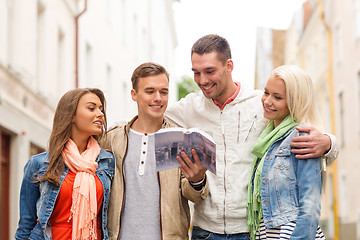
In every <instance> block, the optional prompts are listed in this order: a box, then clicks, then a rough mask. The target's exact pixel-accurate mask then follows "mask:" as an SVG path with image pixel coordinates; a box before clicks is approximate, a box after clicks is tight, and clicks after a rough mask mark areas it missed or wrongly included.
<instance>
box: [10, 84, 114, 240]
mask: <svg viewBox="0 0 360 240" xmlns="http://www.w3.org/2000/svg"><path fill="white" fill-rule="evenodd" d="M105 130H106V114H105V97H104V94H103V92H102V91H101V90H100V89H95V88H90V89H89V88H85V89H75V90H71V91H69V92H67V93H66V94H65V95H64V96H63V97H62V98H61V99H60V101H59V103H58V106H57V108H56V111H55V116H54V122H53V129H52V132H51V136H50V140H49V151H48V152H44V153H41V154H38V155H35V156H32V157H31V158H30V159H29V161H28V162H27V163H26V165H25V168H24V178H23V181H22V185H21V190H20V220H19V227H18V229H17V231H16V234H15V238H16V239H53V240H60V239H64V240H65V239H108V232H107V226H106V225H107V206H108V202H109V194H110V192H109V191H110V187H111V180H112V177H113V175H114V157H113V155H112V154H111V153H109V152H106V151H103V150H101V149H100V147H99V144H98V139H99V138H101V137H102V135H103V134H104V133H105Z"/></svg>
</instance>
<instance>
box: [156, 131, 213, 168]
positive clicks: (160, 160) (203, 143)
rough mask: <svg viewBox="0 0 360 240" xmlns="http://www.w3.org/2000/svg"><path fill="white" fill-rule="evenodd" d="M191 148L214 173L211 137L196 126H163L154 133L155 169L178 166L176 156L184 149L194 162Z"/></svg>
mask: <svg viewBox="0 0 360 240" xmlns="http://www.w3.org/2000/svg"><path fill="white" fill-rule="evenodd" d="M191 149H195V150H196V152H197V154H198V156H199V158H200V162H201V164H202V165H203V166H204V167H206V168H207V169H208V170H209V171H210V172H212V173H214V174H216V145H215V142H214V140H213V139H212V137H211V136H210V135H209V134H207V133H205V132H204V131H201V130H199V129H196V128H190V129H185V128H163V129H160V130H159V131H158V132H156V133H155V157H156V170H157V171H161V170H166V169H170V168H177V167H180V163H179V162H178V160H176V156H179V155H180V152H181V151H184V152H185V153H186V155H187V156H188V157H189V158H190V159H191V161H192V162H194V158H193V156H192V154H191Z"/></svg>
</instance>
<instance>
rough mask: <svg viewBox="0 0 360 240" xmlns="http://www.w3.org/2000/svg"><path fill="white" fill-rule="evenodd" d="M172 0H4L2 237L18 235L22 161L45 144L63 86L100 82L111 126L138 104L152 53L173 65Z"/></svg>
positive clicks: (0, 24) (0, 33) (0, 27)
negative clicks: (141, 72) (134, 83)
mask: <svg viewBox="0 0 360 240" xmlns="http://www.w3.org/2000/svg"><path fill="white" fill-rule="evenodd" d="M173 2H174V1H173V0H120V1H117V0H108V1H99V0H51V1H46V0H0V115H1V118H0V162H1V165H0V208H1V211H0V212H1V216H0V239H13V236H14V234H15V231H16V228H17V222H18V219H19V191H20V186H21V181H22V176H23V168H24V165H25V163H26V161H27V160H28V158H29V157H30V156H31V155H33V154H36V153H39V152H42V151H44V150H46V149H47V144H48V138H49V136H50V132H51V127H52V119H53V114H54V111H55V108H56V104H57V102H58V100H59V98H60V97H61V96H62V95H63V94H64V93H65V92H66V91H68V90H70V89H73V88H75V87H99V88H101V89H103V90H104V92H105V96H106V98H107V102H108V125H110V126H111V125H114V124H115V122H117V121H126V120H129V119H130V118H131V117H132V116H133V115H134V114H135V113H136V112H137V111H136V105H135V104H134V103H132V100H131V98H130V90H131V81H130V78H131V74H132V71H133V70H134V69H135V67H136V66H138V65H140V64H141V63H143V62H145V61H154V62H157V63H160V64H162V65H163V66H164V67H165V68H166V69H167V70H168V71H169V72H170V73H172V72H173V71H174V63H173V62H174V49H175V47H176V44H177V38H176V34H175V29H174V22H173V12H172V4H173ZM170 85H171V86H170V101H176V99H177V96H176V95H177V94H176V92H177V90H176V84H175V81H170ZM10 189H11V191H10Z"/></svg>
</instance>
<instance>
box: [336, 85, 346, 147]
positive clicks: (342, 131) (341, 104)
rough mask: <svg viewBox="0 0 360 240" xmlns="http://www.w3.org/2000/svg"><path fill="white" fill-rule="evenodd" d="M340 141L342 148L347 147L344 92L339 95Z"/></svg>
mask: <svg viewBox="0 0 360 240" xmlns="http://www.w3.org/2000/svg"><path fill="white" fill-rule="evenodd" d="M338 98H339V124H340V126H339V131H340V132H339V138H340V139H339V140H340V147H344V145H345V117H344V92H343V91H341V92H340V93H339V97H338Z"/></svg>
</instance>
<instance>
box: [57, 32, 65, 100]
mask: <svg viewBox="0 0 360 240" xmlns="http://www.w3.org/2000/svg"><path fill="white" fill-rule="evenodd" d="M65 53H66V51H65V34H64V32H63V31H62V30H61V29H59V33H58V53H57V84H58V94H62V93H63V91H64V88H65V78H64V75H65V72H64V71H65V56H64V55H65Z"/></svg>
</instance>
